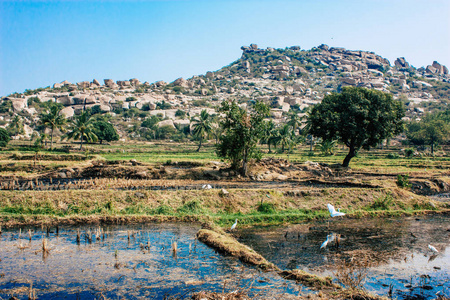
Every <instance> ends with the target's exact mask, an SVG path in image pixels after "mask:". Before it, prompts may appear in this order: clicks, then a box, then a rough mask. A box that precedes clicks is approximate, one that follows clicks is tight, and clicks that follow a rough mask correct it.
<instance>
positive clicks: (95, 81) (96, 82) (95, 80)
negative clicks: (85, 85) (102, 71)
mask: <svg viewBox="0 0 450 300" xmlns="http://www.w3.org/2000/svg"><path fill="white" fill-rule="evenodd" d="M92 85H94V86H100V82H98V80H97V79H94V80H92Z"/></svg>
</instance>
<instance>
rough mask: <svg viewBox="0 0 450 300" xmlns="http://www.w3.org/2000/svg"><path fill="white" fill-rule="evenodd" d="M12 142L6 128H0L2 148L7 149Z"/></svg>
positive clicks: (0, 144) (0, 145)
mask: <svg viewBox="0 0 450 300" xmlns="http://www.w3.org/2000/svg"><path fill="white" fill-rule="evenodd" d="M10 140H11V138H10V137H9V134H8V131H6V129H4V128H0V147H6V145H7V144H8V142H9V141H10Z"/></svg>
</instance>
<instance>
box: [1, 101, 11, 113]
mask: <svg viewBox="0 0 450 300" xmlns="http://www.w3.org/2000/svg"><path fill="white" fill-rule="evenodd" d="M12 111H13V105H12V101H11V100H2V103H0V113H2V114H5V113H9V112H12Z"/></svg>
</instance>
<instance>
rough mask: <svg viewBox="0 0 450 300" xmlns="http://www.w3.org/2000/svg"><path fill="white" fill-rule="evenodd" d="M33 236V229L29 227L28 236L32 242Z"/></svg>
mask: <svg viewBox="0 0 450 300" xmlns="http://www.w3.org/2000/svg"><path fill="white" fill-rule="evenodd" d="M31 237H32V234H31V229H28V238H29V239H30V242H31Z"/></svg>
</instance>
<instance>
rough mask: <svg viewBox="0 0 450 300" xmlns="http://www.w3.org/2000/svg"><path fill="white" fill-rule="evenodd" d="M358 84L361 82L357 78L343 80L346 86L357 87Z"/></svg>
mask: <svg viewBox="0 0 450 300" xmlns="http://www.w3.org/2000/svg"><path fill="white" fill-rule="evenodd" d="M358 82H359V80H358V79H356V78H351V77H345V78H342V83H345V84H349V85H357V84H358Z"/></svg>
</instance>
